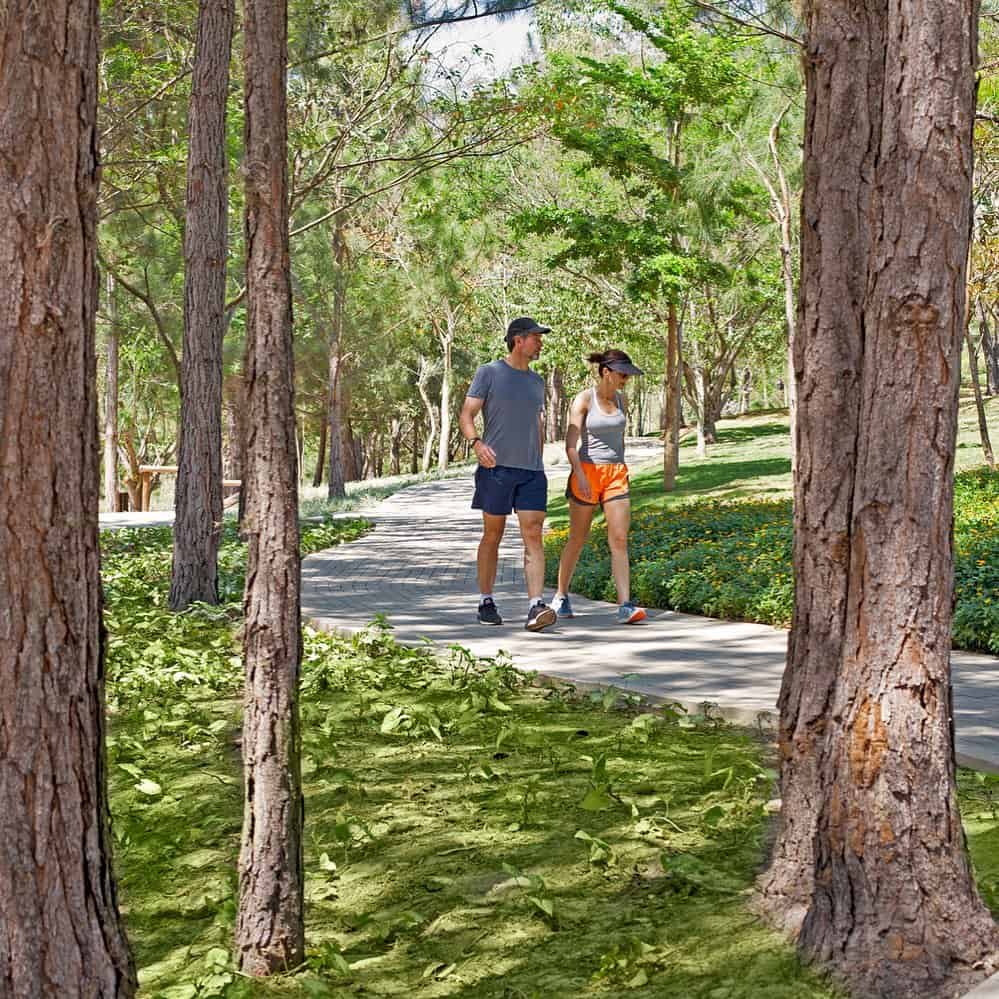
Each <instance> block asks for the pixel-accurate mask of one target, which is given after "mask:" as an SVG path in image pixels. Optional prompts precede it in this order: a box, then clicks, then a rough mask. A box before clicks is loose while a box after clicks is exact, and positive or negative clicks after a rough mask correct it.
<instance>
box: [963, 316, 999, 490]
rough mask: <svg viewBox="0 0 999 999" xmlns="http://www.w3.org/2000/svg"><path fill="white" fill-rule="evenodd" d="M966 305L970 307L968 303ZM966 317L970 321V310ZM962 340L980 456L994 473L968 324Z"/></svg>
mask: <svg viewBox="0 0 999 999" xmlns="http://www.w3.org/2000/svg"><path fill="white" fill-rule="evenodd" d="M967 304H968V305H969V306H970V301H969V302H968V303H967ZM966 315H967V316H968V319H969V320H970V318H971V309H970V308H969V309H968V311H967V313H966ZM964 339H965V343H967V345H968V369H969V371H970V372H971V387H972V390H973V391H974V394H975V412H976V413H977V415H978V435H979V437H980V438H981V441H982V454H983V456H984V458H985V464H986V465H988V466H989V468H991V469H992V470H993V471H994V470H995V467H996V459H995V454H994V453H993V451H992V439H991V438H990V437H989V423H988V419H987V418H986V416H985V400H984V399H983V398H982V383H981V381H980V380H979V377H978V353H977V351H976V350H975V345H974V343H973V342H972V338H971V327H970V323H969V324H968V325H966V326H965V330H964Z"/></svg>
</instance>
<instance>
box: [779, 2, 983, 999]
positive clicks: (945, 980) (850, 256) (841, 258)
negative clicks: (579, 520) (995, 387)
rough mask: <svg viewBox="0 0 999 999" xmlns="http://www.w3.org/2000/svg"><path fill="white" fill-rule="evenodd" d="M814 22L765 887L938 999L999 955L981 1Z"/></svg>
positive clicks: (839, 955) (850, 953)
mask: <svg viewBox="0 0 999 999" xmlns="http://www.w3.org/2000/svg"><path fill="white" fill-rule="evenodd" d="M805 23H806V28H807V31H806V48H807V52H806V59H805V70H806V83H807V119H806V139H805V185H804V196H803V206H802V219H803V224H802V227H801V228H802V279H801V304H800V321H799V323H798V331H797V335H796V338H795V351H794V362H795V374H796V380H797V385H798V389H799V391H798V395H797V398H798V417H797V443H798V452H797V460H798V468H797V477H796V486H795V579H796V592H795V609H794V620H793V625H792V632H791V638H790V648H789V661H788V668H787V672H786V676H785V684H784V688H783V690H782V693H781V702H780V706H781V723H780V746H781V753H782V757H783V766H782V792H783V808H782V820H783V828H782V831H781V836H780V839H779V841H778V844H777V849H776V855H775V862H774V865H773V867H772V868H771V871H770V880H769V883H768V884H767V885H766V887H767V889H768V890H769V891H770V892H771V894H772V897H773V898H774V900H775V901H776V902H778V903H781V904H782V905H783V906H784V911H785V914H787V912H788V906H789V905H791V906H793V904H794V903H797V904H798V906H799V907H803V906H808V911H807V915H806V916H805V919H804V922H803V924H802V927H801V935H800V938H799V944H800V947H801V949H802V952H803V954H804V955H805V956H806V957H809V958H813V959H819V960H821V961H822V962H824V963H826V964H828V965H830V966H831V967H832V968H834V969H835V970H836V971H838V972H839V973H840V974H841V975H842V976H843V977H844V978H846V979H847V980H848V982H849V983H850V984H851V985H852V986H853V988H854V990H855V991H856V993H857V994H858V995H877V996H879V997H883V999H895V997H898V999H902V997H906V999H908V997H912V996H919V997H920V999H928V997H935V996H943V995H953V994H957V993H958V992H959V990H960V988H961V987H963V986H964V985H965V984H966V980H967V979H971V978H974V977H976V976H977V977H981V976H982V975H983V974H984V973H986V971H988V970H989V969H991V968H992V967H994V966H995V963H996V960H995V954H996V951H997V948H999V932H997V930H996V927H995V925H994V924H993V922H992V918H991V916H990V914H989V913H988V911H987V910H986V909H985V907H984V906H983V905H982V903H981V901H980V899H979V898H978V895H977V891H976V889H975V885H974V881H973V879H972V876H971V872H970V869H969V865H968V860H967V855H966V851H965V843H964V835H963V832H962V829H961V823H960V817H959V813H958V808H957V798H956V791H955V782H954V751H953V741H952V731H951V722H950V718H951V701H950V696H951V695H950V683H949V656H950V621H951V599H952V573H953V559H952V547H951V517H952V500H953V456H954V446H955V436H956V423H957V420H956V417H957V400H958V388H959V380H960V379H959V375H960V364H959V360H960V349H961V338H962V335H963V330H964V316H963V312H964V281H965V264H966V254H967V246H968V239H969V235H970V213H969V205H970V194H971V139H972V123H973V109H974V99H973V94H974V74H973V70H972V65H973V59H974V52H975V10H974V7H973V4H972V3H971V2H967V3H965V4H963V5H954V4H944V3H942V2H941V0H902V3H901V5H897V6H896V7H894V8H892V9H891V11H890V12H889V9H888V8H879V9H877V10H874V9H872V8H860V7H856V6H851V5H849V4H845V3H842V2H840V0H837V2H834V3H831V4H828V3H827V4H818V3H816V2H815V0H809V2H808V3H807V4H806V9H805ZM925 25H932V26H933V30H932V32H927V31H926V29H925V28H924V26H925ZM914 177H919V178H920V181H919V182H918V183H916V182H913V181H912V178H914ZM816 816H817V818H816ZM813 849H814V852H813Z"/></svg>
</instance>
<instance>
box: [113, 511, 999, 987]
mask: <svg viewBox="0 0 999 999" xmlns="http://www.w3.org/2000/svg"><path fill="white" fill-rule="evenodd" d="M358 529H359V528H357V527H354V526H352V525H347V524H342V523H341V524H339V525H336V526H334V527H327V528H323V529H322V530H323V531H324V532H325V533H323V534H321V535H317V536H316V537H314V538H312V543H313V544H316V545H319V544H321V545H323V546H328V545H329V544H331V543H334V541H335V540H337V537H340V538H349V537H351V536H353V535H355V534H356V532H357V530H358ZM330 532H332V533H330ZM161 535H163V532H155V531H153V532H134V533H133V534H132V535H131V536H125V535H122V536H118V537H116V538H114V539H106V557H105V563H106V576H107V580H108V595H109V601H110V611H111V613H110V620H111V623H112V643H111V649H112V653H111V659H110V662H109V668H110V674H111V676H110V683H109V704H110V708H111V725H110V744H109V769H110V782H111V791H112V812H113V819H114V836H115V842H116V858H115V859H116V869H117V872H118V876H119V882H120V894H121V899H122V903H123V907H124V911H125V916H126V923H127V928H128V932H129V936H130V939H131V941H132V945H133V948H134V950H135V954H136V958H137V963H138V966H139V969H140V980H141V983H142V988H141V995H142V996H144V997H150V999H152V997H159V999H197V997H201V999H208V997H211V996H229V997H236V996H244V997H245V996H254V997H256V996H260V997H262V999H264V997H271V996H273V997H278V996H290V997H299V996H300V997H309V996H351V995H372V996H377V995H385V996H388V995H403V994H406V995H410V996H413V997H418V999H424V997H426V999H431V997H443V996H456V997H459V996H460V997H483V999H484V997H497V999H499V997H505V999H515V997H516V999H521V997H532V999H533V997H544V999H550V997H572V996H635V997H652V996H657V997H661V996H676V997H688V996H689V997H693V999H699V997H703V999H740V997H745V999H749V997H753V999H757V997H763V999H784V997H787V999H791V997H801V999H805V997H809V999H812V997H814V999H818V997H827V999H831V997H833V996H835V995H837V993H836V991H835V990H834V989H833V988H832V987H831V986H829V984H828V983H826V982H824V981H823V980H822V979H821V978H820V977H819V976H817V975H815V974H814V973H812V972H810V971H809V970H808V969H805V968H802V967H801V966H800V965H799V964H798V962H797V959H796V957H795V955H794V951H793V949H792V948H790V947H789V946H787V945H786V944H785V943H784V942H783V941H782V940H781V939H780V938H779V937H778V936H777V935H775V934H774V933H772V932H771V931H769V930H768V929H767V928H766V927H765V926H763V925H762V924H761V922H760V921H759V920H758V919H757V918H756V917H755V916H754V915H753V914H752V913H751V912H750V911H749V909H748V907H747V904H746V903H747V899H748V893H749V892H750V891H751V888H752V884H753V878H754V875H755V872H756V870H757V869H758V866H759V864H760V863H761V860H762V856H763V839H764V836H765V830H766V823H767V821H768V820H767V816H766V814H765V808H764V806H765V802H766V801H767V800H768V799H769V798H770V797H771V796H772V794H773V784H772V781H773V777H774V774H773V772H772V771H771V770H770V769H769V768H768V766H769V765H768V759H767V755H768V750H767V747H766V743H765V741H764V740H763V739H761V738H760V736H759V734H758V733H752V732H745V731H741V730H737V729H733V728H730V727H727V726H725V725H722V724H720V723H718V722H717V721H715V720H714V719H712V718H711V717H710V712H709V713H708V715H707V716H699V717H696V718H688V717H686V716H684V715H682V714H681V713H679V712H677V711H674V710H670V709H668V708H667V709H665V710H664V709H662V708H659V709H657V710H656V711H654V712H653V711H651V709H649V708H646V707H643V706H642V705H640V704H638V703H637V701H636V699H635V698H633V697H631V696H629V695H627V694H626V693H624V692H621V691H616V692H611V693H610V694H608V695H607V696H606V697H605V696H603V695H600V694H596V695H591V694H585V695H583V694H576V693H575V692H573V691H572V690H571V689H562V690H557V691H556V690H550V689H547V688H541V687H538V686H535V685H533V684H532V683H531V682H529V680H528V678H525V677H524V676H523V675H522V674H520V673H518V672H517V671H515V670H513V669H512V668H511V667H510V666H509V664H508V663H506V662H504V661H502V660H498V661H486V662H475V661H473V660H472V659H471V658H470V657H468V656H467V655H466V654H464V653H463V652H461V651H460V650H456V651H455V652H454V655H453V657H452V659H451V660H450V661H448V662H442V661H440V660H438V659H435V658H433V657H432V656H430V655H429V653H428V652H427V651H426V650H422V649H415V650H407V649H402V648H399V647H397V646H395V645H394V643H392V641H391V639H390V637H389V636H388V635H387V634H386V633H385V632H384V631H382V630H380V629H379V628H373V629H371V630H370V631H368V632H366V633H364V634H362V635H361V636H358V637H357V638H355V639H354V640H350V641H348V640H345V639H337V638H333V637H330V636H325V635H318V634H314V633H311V632H309V633H307V636H306V644H305V657H304V663H303V688H302V720H303V743H304V746H303V761H304V762H303V769H304V787H305V796H306V815H307V819H306V839H305V871H306V898H307V905H308V909H307V933H308V953H307V961H306V964H305V965H304V966H303V967H301V968H298V969H289V974H287V975H284V976H280V977H278V978H275V979H273V980H271V981H269V982H266V983H263V982H252V981H249V980H246V979H244V978H241V977H240V976H239V975H238V974H236V973H235V971H234V969H233V968H232V966H231V963H230V951H231V944H232V937H233V926H234V917H235V905H236V900H235V868H236V860H237V855H238V844H239V832H240V822H241V814H240V809H241V793H240V776H239V753H238V724H239V687H240V680H241V676H240V669H239V661H238V656H237V649H236V647H235V645H234V638H233V634H232V630H231V624H232V622H233V619H234V616H235V615H236V614H237V612H238V609H237V608H236V607H235V606H234V605H232V604H230V605H228V606H223V607H221V608H195V609H194V610H192V611H191V612H189V613H187V614H184V615H179V616H178V615H169V614H167V613H166V612H164V611H163V610H162V595H163V593H164V590H165V586H166V584H167V582H168V570H169V545H168V544H166V545H164V540H165V538H166V537H168V534H166V535H163V536H161ZM239 555H240V552H239V549H238V546H237V545H235V544H234V543H231V544H229V545H227V547H226V549H225V550H224V553H223V564H224V565H225V566H227V568H228V572H229V574H230V575H229V577H228V580H229V581H228V583H227V590H226V591H227V592H233V591H235V590H236V589H237V585H236V584H237V582H238V572H239V569H240V561H239ZM143 593H145V598H144V599H142V594H143ZM962 784H963V796H964V801H965V807H966V810H967V811H968V814H969V816H970V819H969V825H968V830H969V837H970V842H971V847H972V851H973V855H974V857H975V862H976V864H977V865H978V869H979V871H980V874H981V883H982V887H983V890H984V892H985V894H986V897H987V898H988V900H989V903H990V904H991V905H993V907H996V908H999V878H997V874H999V819H997V816H996V814H995V803H996V800H997V799H999V781H997V780H995V779H992V778H984V777H979V776H977V775H972V774H967V775H965V776H964V777H963V781H962Z"/></svg>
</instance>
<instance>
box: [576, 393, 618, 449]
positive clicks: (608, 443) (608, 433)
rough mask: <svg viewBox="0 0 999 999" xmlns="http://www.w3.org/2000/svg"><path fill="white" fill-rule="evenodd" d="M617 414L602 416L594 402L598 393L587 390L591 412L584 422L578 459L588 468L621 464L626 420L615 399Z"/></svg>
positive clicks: (598, 406) (603, 414)
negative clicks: (590, 466)
mask: <svg viewBox="0 0 999 999" xmlns="http://www.w3.org/2000/svg"><path fill="white" fill-rule="evenodd" d="M616 402H617V412H616V413H605V412H604V411H603V410H602V409H601V408H600V403H599V401H598V400H597V390H596V389H595V388H594V389H590V409H589V412H587V414H586V416H585V418H584V419H583V434H582V446H581V447H580V449H579V460H580V461H585V462H586V463H587V464H589V465H623V464H624V426H625V423H627V418H626V417H625V415H624V407H623V406H622V405H621V395H620V393H618V394H617V396H616Z"/></svg>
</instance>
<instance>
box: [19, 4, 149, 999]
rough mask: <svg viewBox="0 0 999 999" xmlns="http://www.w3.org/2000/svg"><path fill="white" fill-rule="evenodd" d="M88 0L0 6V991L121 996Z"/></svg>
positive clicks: (126, 973)
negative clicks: (101, 512)
mask: <svg viewBox="0 0 999 999" xmlns="http://www.w3.org/2000/svg"><path fill="white" fill-rule="evenodd" d="M97 11H98V5H97V0H78V2H76V3H69V2H67V0H51V2H48V3H42V4H38V3H33V2H28V0H7V3H6V4H5V5H4V6H3V7H0V149H2V150H3V154H2V155H0V448H2V449H3V459H2V460H0V510H2V511H3V516H2V517H0V594H2V597H0V996H4V997H5V999H7V997H9V999H52V997H55V996H58V997H59V999H121V997H128V996H132V995H134V993H135V988H136V985H135V974H134V970H133V967H132V962H131V958H130V956H129V952H128V945H127V943H126V941H125V935H124V932H123V930H122V926H121V921H120V918H119V914H118V903H117V898H116V889H115V882H114V878H113V876H112V872H111V837H110V831H109V815H108V801H107V788H106V779H107V764H106V760H105V755H104V633H103V627H102V624H101V583H100V576H99V554H98V547H97V510H98V497H99V485H100V468H99V451H98V438H97V359H96V351H95V344H94V338H95V317H96V311H97V293H98V287H97V282H98V276H97V268H96V261H95V239H96V236H95V225H96V202H97V174H98V167H97V157H96V151H97V131H96V125H95V121H96V114H97V39H98V24H97Z"/></svg>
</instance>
